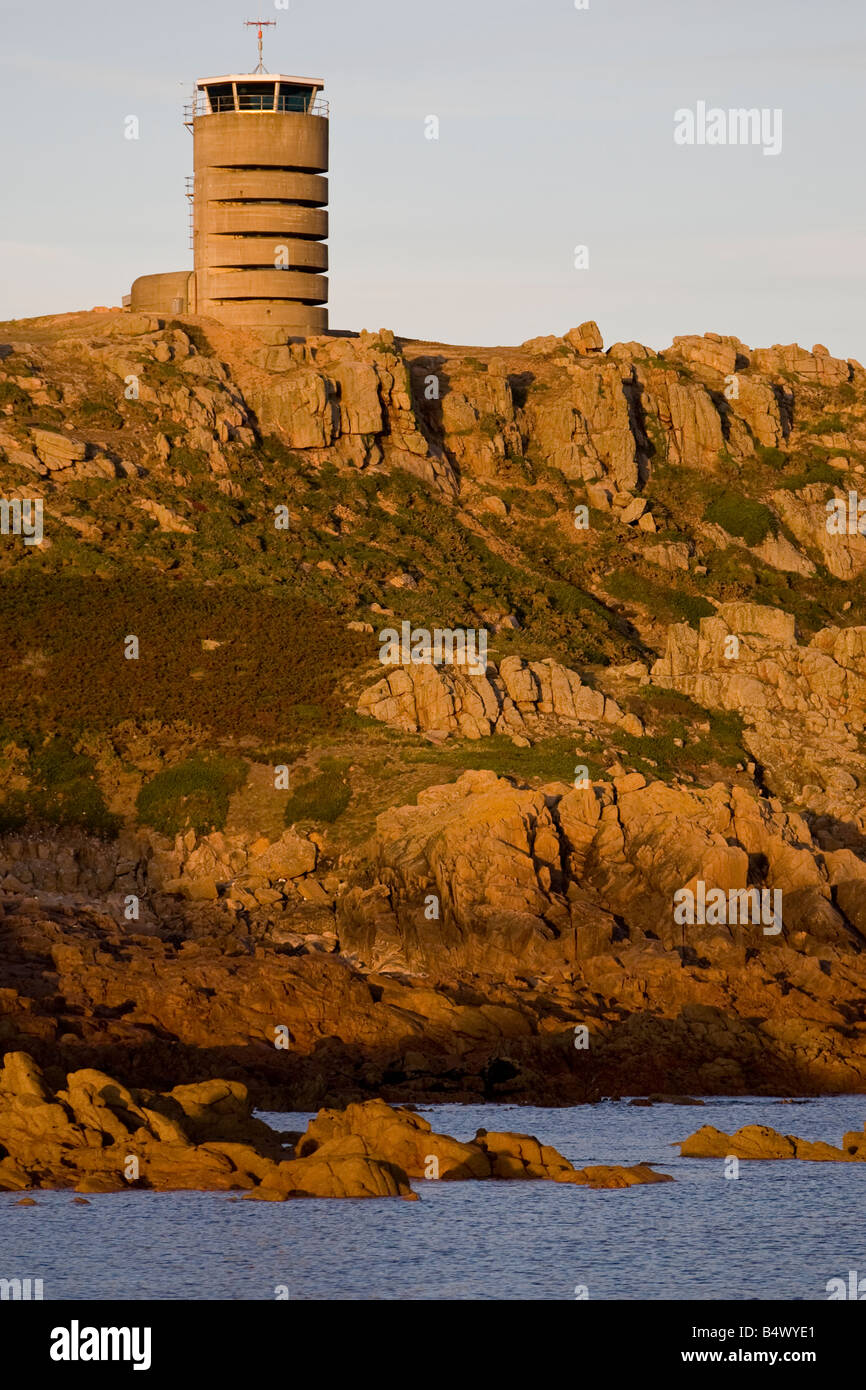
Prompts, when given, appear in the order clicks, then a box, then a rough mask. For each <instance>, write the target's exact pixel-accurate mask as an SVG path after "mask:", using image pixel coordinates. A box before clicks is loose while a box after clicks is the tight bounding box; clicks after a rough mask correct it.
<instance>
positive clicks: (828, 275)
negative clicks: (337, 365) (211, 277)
mask: <svg viewBox="0 0 866 1390" xmlns="http://www.w3.org/2000/svg"><path fill="white" fill-rule="evenodd" d="M257 16H261V17H262V18H276V19H277V20H278V27H277V29H276V30H269V31H266V35H267V37H266V47H265V63H266V65H267V67H269V68H270V69H271V70H272V71H280V70H281V71H284V72H289V73H296V74H301V75H310V76H317V77H324V79H325V83H326V90H325V95H326V96H327V97H328V99H329V100H330V102H331V205H330V206H331V236H330V250H331V324H332V327H335V328H361V327H367V328H371V329H378V328H380V327H390V328H393V329H394V330H395V331H396V332H398V333H400V334H405V335H409V336H417V337H423V338H434V339H441V340H443V341H448V342H455V343H474V344H495V343H517V342H520V341H522V340H523V339H525V338H528V337H530V336H533V335H536V334H543V333H562V332H564V331H565V330H566V329H568V328H569V327H570V326H572V325H574V324H577V323H580V322H581V321H583V320H584V319H588V318H594V319H596V320H597V321H598V323H599V325H600V327H601V329H602V332H603V334H604V338H605V342H606V343H607V344H610V343H612V342H614V341H616V340H617V339H638V340H639V341H643V342H646V343H648V344H650V345H651V346H653V347H656V348H658V347H664V346H666V345H667V344H668V343H669V342H670V340H671V338H672V337H673V335H674V334H675V333H700V332H705V331H708V330H712V331H715V332H719V333H736V334H738V335H739V336H740V337H741V338H743V339H744V340H745V341H746V342H748V343H751V344H752V345H765V344H770V343H774V342H783V343H784V342H791V341H795V340H796V341H799V342H801V343H802V344H804V345H805V346H807V347H811V345H812V344H813V343H814V342H816V341H820V342H823V343H825V344H826V345H827V346H828V347H829V348H830V350H831V351H832V352H834V353H837V354H839V355H841V356H855V357H858V358H859V359H860V360H866V322H864V307H866V295H864V281H866V273H864V241H866V238H864V209H866V195H864V177H863V159H864V156H863V148H864V123H866V122H864V116H866V96H864V84H863V71H864V66H866V7H864V6H862V5H861V4H860V3H859V0H725V3H721V0H659V2H658V3H653V0H590V8H589V9H588V10H586V11H578V10H576V9H575V5H574V0H290V5H289V9H288V11H286V10H276V8H275V5H274V0H171V3H169V0H141V2H140V3H138V4H130V3H124V0H76V3H60V0H42V3H41V4H37V3H35V0H0V131H2V135H0V139H2V152H3V161H2V168H3V179H2V188H3V194H2V208H3V216H2V222H0V318H6V317H9V316H13V315H14V316H18V317H25V316H30V315H35V314H42V313H54V312H61V311H65V310H70V309H78V308H89V307H91V306H92V305H94V304H117V303H119V302H120V297H121V295H122V294H124V293H125V292H127V291H128V289H129V285H130V282H131V281H132V279H133V278H134V277H135V276H136V275H140V274H147V273H150V272H154V271H166V270H175V269H181V268H183V267H184V266H186V265H191V255H190V252H189V250H188V247H187V205H186V201H185V198H184V196H183V181H184V176H185V175H186V174H188V173H191V172H192V139H191V137H190V135H189V134H188V132H187V131H186V130H185V129H184V128H183V125H182V124H181V107H182V104H183V101H184V100H185V99H186V97H187V95H188V92H189V89H190V86H191V84H192V82H193V80H194V79H195V78H196V77H204V76H212V75H216V74H219V73H223V72H231V71H243V70H245V69H249V68H251V67H253V66H254V64H255V56H256V55H255V35H254V33H253V31H249V30H244V29H243V28H242V21H243V20H244V19H247V18H256V17H257ZM699 100H704V101H706V102H708V103H709V104H710V105H717V106H721V107H724V108H729V107H740V106H748V107H751V106H757V107H769V108H775V107H780V108H781V109H782V111H783V147H782V152H781V154H780V155H779V156H778V158H768V157H765V156H764V155H763V154H762V151H761V150H760V148H750V147H721V148H711V147H707V146H704V147H685V148H684V147H679V146H677V145H675V144H674V140H673V128H674V111H675V110H676V109H678V108H681V107H694V106H695V104H696V103H697V102H698V101H699ZM130 114H134V115H137V116H138V117H139V119H140V122H141V139H140V140H139V141H138V142H133V141H127V140H125V139H124V138H123V122H124V117H125V116H127V115H130ZM430 114H436V115H438V116H439V118H440V122H441V131H440V139H439V140H438V142H434V141H429V140H427V139H425V136H424V120H425V117H426V116H428V115H430ZM579 243H583V244H586V245H587V246H588V247H589V253H590V267H589V270H584V271H578V270H575V269H574V268H573V261H574V247H575V246H576V245H577V244H579Z"/></svg>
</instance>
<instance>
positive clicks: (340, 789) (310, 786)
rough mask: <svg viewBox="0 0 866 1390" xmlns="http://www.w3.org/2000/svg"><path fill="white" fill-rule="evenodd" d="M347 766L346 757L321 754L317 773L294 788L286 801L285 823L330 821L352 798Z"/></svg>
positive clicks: (339, 813) (335, 818)
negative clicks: (325, 756)
mask: <svg viewBox="0 0 866 1390" xmlns="http://www.w3.org/2000/svg"><path fill="white" fill-rule="evenodd" d="M348 767H349V763H348V760H347V759H342V758H323V759H322V762H321V764H320V766H319V769H318V771H317V772H316V774H315V775H314V776H313V777H311V778H309V779H308V780H307V781H305V782H301V783H300V784H299V785H298V786H297V787H294V788H293V791H292V795H291V796H290V797H289V799H288V801H287V802H286V808H285V822H286V825H294V824H295V823H296V822H298V821H307V820H312V821H324V822H325V823H326V824H327V825H333V823H334V821H335V820H338V819H339V817H340V816H341V815H342V814H343V812H344V811H345V809H346V807H347V806H348V804H349V802H350V801H351V799H352V787H351V784H350V782H349V780H348V778H347V777H346V775H345V774H346V771H347V769H348Z"/></svg>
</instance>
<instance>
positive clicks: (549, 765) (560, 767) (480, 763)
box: [403, 734, 604, 782]
mask: <svg viewBox="0 0 866 1390" xmlns="http://www.w3.org/2000/svg"><path fill="white" fill-rule="evenodd" d="M576 747H578V748H579V751H575V749H576ZM602 752H603V746H602V744H601V743H599V742H598V740H596V739H586V738H584V739H583V741H582V742H581V744H579V745H575V739H574V735H571V736H570V737H560V738H546V739H541V740H539V741H538V742H537V743H534V744H533V745H532V746H531V747H530V748H518V747H517V746H516V745H515V744H514V743H512V741H511V739H510V738H509V737H508V736H507V735H505V734H494V735H493V736H492V737H491V738H485V739H481V740H479V741H477V742H476V741H471V742H470V741H468V740H467V741H458V740H454V741H452V740H449V741H448V743H447V744H445V745H444V746H443V747H441V748H424V749H414V750H406V751H404V752H403V760H404V761H405V762H408V763H425V764H439V765H440V766H442V767H443V768H448V769H450V770H452V771H453V773H454V776H455V778H456V777H458V776H460V774H461V773H463V772H467V771H471V770H477V771H491V772H495V773H496V774H497V776H499V777H516V778H519V779H520V780H521V781H523V782H573V780H574V776H575V773H574V769H575V767H576V766H577V765H578V764H581V763H582V764H583V765H584V766H586V767H587V768H588V769H589V776H590V778H591V779H592V778H593V777H601V776H602V774H603V770H604V765H603V762H602V757H601V755H602Z"/></svg>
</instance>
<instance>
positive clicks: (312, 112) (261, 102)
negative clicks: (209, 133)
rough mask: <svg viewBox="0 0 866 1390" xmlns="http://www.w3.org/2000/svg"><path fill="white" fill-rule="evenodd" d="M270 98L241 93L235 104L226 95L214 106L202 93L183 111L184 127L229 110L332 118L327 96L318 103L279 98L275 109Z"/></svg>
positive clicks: (293, 97)
mask: <svg viewBox="0 0 866 1390" xmlns="http://www.w3.org/2000/svg"><path fill="white" fill-rule="evenodd" d="M267 95H268V94H265V93H262V94H261V95H259V94H255V95H249V94H247V95H245V94H242V93H238V98H237V102H235V99H234V97H231V96H225V97H214V98H212V99H211V100H212V102H213V104H211V101H209V100H208V98H207V96H206V94H205V93H204V92H199V93H197V95H196V96H195V98H194V99H193V100H192V101H189V102H187V104H186V105H185V106H184V108H183V121H184V125H190V124H191V122H192V121H194V120H195V118H196V117H197V116H217V115H221V114H223V113H224V112H226V111H247V112H259V111H262V112H267V113H273V112H274V111H276V113H277V115H280V114H283V113H286V112H291V113H292V114H294V115H298V116H324V118H325V119H326V120H327V119H328V117H329V115H330V103H329V102H327V101H326V100H325V99H324V97H316V99H315V100H314V101H312V102H310V101H309V100H308V99H307V98H305V97H303V96H297V97H295V96H292V95H287V96H279V97H277V102H276V106H275V105H274V100H273V97H271V100H270V103H269V104H268V103H267Z"/></svg>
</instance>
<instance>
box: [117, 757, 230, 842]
mask: <svg viewBox="0 0 866 1390" xmlns="http://www.w3.org/2000/svg"><path fill="white" fill-rule="evenodd" d="M247 771H248V769H247V764H246V763H245V762H242V761H241V759H240V758H228V757H222V756H213V757H203V756H201V755H199V754H197V755H196V756H195V757H193V758H188V759H187V760H186V762H183V763H178V764H177V765H176V766H175V767H169V768H166V769H165V770H164V771H163V772H158V773H157V774H156V776H155V777H153V778H152V779H151V780H150V781H149V782H145V784H144V786H143V787H142V788H141V791H140V792H139V793H138V798H137V800H136V803H135V807H136V811H137V812H138V818H139V820H140V821H141V822H142V823H143V824H144V825H150V826H152V827H153V829H154V830H158V831H160V833H161V834H163V835H170V836H172V837H173V836H175V835H181V834H183V833H184V832H185V831H186V830H190V829H192V830H194V831H195V832H196V834H198V835H207V834H209V833H210V832H211V831H212V830H222V829H223V828H224V826H225V823H226V817H227V816H228V810H229V797H230V796H231V795H232V793H233V792H236V791H240V789H241V787H242V786H243V785H244V783H245V781H246V778H247Z"/></svg>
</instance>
